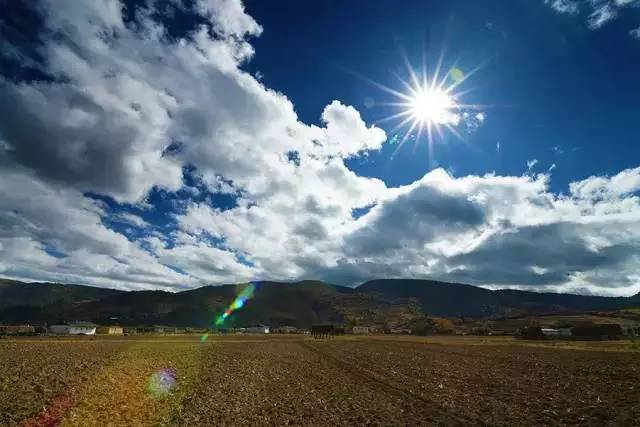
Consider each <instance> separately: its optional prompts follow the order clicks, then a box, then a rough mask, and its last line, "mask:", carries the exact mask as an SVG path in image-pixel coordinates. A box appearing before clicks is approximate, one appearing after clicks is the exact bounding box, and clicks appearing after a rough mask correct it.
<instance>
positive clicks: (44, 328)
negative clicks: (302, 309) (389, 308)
mask: <svg viewBox="0 0 640 427" xmlns="http://www.w3.org/2000/svg"><path fill="white" fill-rule="evenodd" d="M545 320H548V319H545V318H540V320H539V321H533V320H531V319H526V320H524V321H521V322H517V321H513V320H511V321H503V322H496V321H495V320H493V321H492V320H479V321H478V320H473V321H469V320H465V319H462V320H460V319H453V320H450V319H443V318H439V319H438V320H437V321H432V322H431V323H429V324H428V327H427V326H425V325H424V324H421V325H419V326H417V327H416V326H415V325H414V328H411V327H410V326H407V325H393V326H389V325H353V326H344V325H338V324H331V323H327V324H314V325H311V327H310V328H298V327H295V326H287V325H285V326H273V327H272V326H269V325H263V324H258V325H248V326H244V327H233V328H218V327H216V328H211V329H208V328H195V327H177V326H167V325H141V326H121V325H117V324H111V325H98V324H96V323H93V322H89V321H69V322H58V323H53V324H50V325H47V324H44V325H31V324H9V325H8V324H0V338H1V337H7V336H94V335H101V336H104V335H111V336H118V335H119V336H129V335H145V334H155V335H179V334H203V333H207V334H222V335H227V334H238V335H243V334H250V335H265V334H299V335H312V336H313V337H315V338H318V337H329V336H339V335H422V336H427V335H459V336H467V335H468V336H503V337H509V336H511V337H513V338H515V339H526V340H619V339H635V338H636V337H640V321H638V320H637V319H633V320H624V319H623V321H622V322H621V323H611V322H609V323H593V322H590V321H585V320H583V319H580V320H574V321H573V324H570V323H567V321H566V320H564V321H561V322H559V321H556V322H555V325H549V322H548V321H545ZM524 322H527V323H525V324H523V323H524Z"/></svg>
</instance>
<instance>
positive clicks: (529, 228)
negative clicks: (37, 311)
mask: <svg viewBox="0 0 640 427" xmlns="http://www.w3.org/2000/svg"><path fill="white" fill-rule="evenodd" d="M0 10H2V13H0V99H2V103H0V276H2V277H6V278H13V279H19V280H27V281H54V282H63V283H77V284H86V285H94V286H103V287H113V288H119V289H132V290H135V289H163V290H169V291H180V290H186V289H192V288H195V287H199V286H203V285H217V284H224V283H238V282H242V281H247V280H283V281H293V280H300V279H319V280H325V281H328V282H331V283H335V284H342V285H357V284H359V283H362V282H364V281H366V280H370V279H374V278H398V277H403V278H429V279H435V280H444V281H453V282H461V283H470V284H474V285H479V286H484V287H488V288H492V289H496V288H514V289H526V290H535V291H550V292H572V293H580V294H598V295H632V294H635V293H638V292H640V198H639V196H640V144H639V139H640V130H639V128H638V126H637V119H638V115H639V113H640V105H639V104H638V100H640V80H638V76H639V75H640V60H638V58H640V1H639V0H540V1H530V0H514V1H506V0H503V1H497V0H495V1H492V0H487V1H483V2H468V1H462V0H460V1H429V2H424V1H410V0H407V1H404V2H401V3H398V2H393V1H386V0H375V1H370V0H366V1H365V0H353V1H349V2H346V1H337V0H317V1H315V0H314V1H311V0H309V1H304V2H301V1H289V0H286V1H285V0H281V1H278V2H265V1H260V0H247V1H245V2H244V3H243V2H240V1H239V0H171V1H153V0H147V1H142V0H140V1H133V0H122V1H120V0H103V1H95V2H77V1H73V0H38V1H28V2H27V1H24V2H20V1H11V0H0Z"/></svg>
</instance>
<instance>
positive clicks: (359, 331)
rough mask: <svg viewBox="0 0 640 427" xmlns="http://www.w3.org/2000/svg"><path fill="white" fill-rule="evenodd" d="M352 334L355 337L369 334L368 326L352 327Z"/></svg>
mask: <svg viewBox="0 0 640 427" xmlns="http://www.w3.org/2000/svg"><path fill="white" fill-rule="evenodd" d="M353 333H354V334H357V335H365V334H370V333H371V328H370V327H369V326H354V327H353Z"/></svg>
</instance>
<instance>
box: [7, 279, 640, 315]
mask: <svg viewBox="0 0 640 427" xmlns="http://www.w3.org/2000/svg"><path fill="white" fill-rule="evenodd" d="M256 285H257V287H256V292H255V295H254V297H253V298H252V299H251V300H249V301H248V302H247V303H246V304H245V306H244V307H243V308H242V309H240V310H237V311H236V312H235V313H234V314H233V315H232V316H230V317H229V319H228V321H227V322H226V323H225V326H229V327H232V326H246V325H249V324H258V323H260V324H268V325H272V326H283V325H291V326H297V327H309V326H310V325H312V324H314V323H321V322H336V323H343V324H367V323H375V324H390V325H407V324H410V323H411V322H412V321H415V320H416V319H420V318H423V317H425V316H439V317H460V316H464V317H469V318H496V317H505V316H518V315H526V314H549V313H569V312H584V311H607V310H619V309H626V308H636V307H640V294H637V295H634V296H632V297H601V296H585V295H572V294H559V293H537V292H529V291H520V290H487V289H483V288H479V287H475V286H471V285H465V284H458V283H445V282H437V281H432V280H409V279H381V280H372V281H369V282H366V283H363V284H362V285H360V286H358V287H355V288H350V287H344V286H338V285H332V284H328V283H324V282H320V281H302V282H296V283H281V282H258V283H257V284H256ZM242 286H244V285H242V284H237V285H221V286H204V287H201V288H197V289H192V290H185V291H182V292H175V293H172V292H165V291H121V290H115V289H106V288H96V287H91V286H81V285H67V284H57V283H24V282H18V281H13V280H7V279H0V323H32V324H41V323H45V322H47V323H52V322H59V321H69V320H89V321H93V322H96V323H99V324H110V323H119V324H122V325H125V326H126V325H154V324H161V325H175V326H193V327H206V326H210V325H212V324H213V321H214V320H215V318H216V316H218V315H220V313H222V312H223V311H224V310H225V309H226V308H227V307H228V305H229V304H230V303H231V302H232V301H233V299H234V297H235V296H236V295H237V294H238V292H239V291H240V289H241V288H242Z"/></svg>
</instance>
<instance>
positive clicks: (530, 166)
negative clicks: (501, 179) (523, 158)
mask: <svg viewBox="0 0 640 427" xmlns="http://www.w3.org/2000/svg"><path fill="white" fill-rule="evenodd" d="M537 164H538V159H531V160H527V169H528V170H529V171H530V170H531V169H533V167H534V166H535V165H537Z"/></svg>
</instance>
